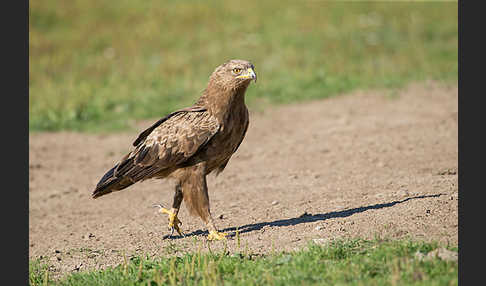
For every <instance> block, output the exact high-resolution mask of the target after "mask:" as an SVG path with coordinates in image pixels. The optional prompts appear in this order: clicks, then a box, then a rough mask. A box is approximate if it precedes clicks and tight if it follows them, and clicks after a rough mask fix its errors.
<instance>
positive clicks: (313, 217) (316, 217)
mask: <svg viewBox="0 0 486 286" xmlns="http://www.w3.org/2000/svg"><path fill="white" fill-rule="evenodd" d="M441 195H443V194H436V195H422V196H416V197H411V198H406V199H403V200H400V201H393V202H389V203H382V204H374V205H369V206H365V207H359V208H352V209H347V210H342V211H335V212H329V213H325V214H309V213H307V212H305V213H304V214H303V215H300V216H298V217H295V218H289V219H280V220H275V221H271V222H259V223H253V224H247V225H244V226H240V227H228V228H225V229H223V230H221V231H223V232H231V233H229V234H228V237H233V236H235V232H236V229H237V228H238V232H239V233H240V234H241V233H247V232H252V231H256V230H260V229H262V228H264V227H266V226H270V227H281V226H292V225H297V224H301V223H309V222H316V221H324V220H327V219H331V218H342V217H348V216H351V215H353V214H356V213H362V212H365V211H367V210H376V209H383V208H389V207H392V206H394V205H396V204H401V203H404V202H407V201H409V200H415V199H425V198H437V197H439V196H441ZM203 234H204V235H207V234H208V232H207V231H203V230H196V231H193V232H191V233H188V234H186V236H195V235H203ZM166 238H170V239H179V238H182V236H180V235H178V236H169V235H166V236H164V239H166Z"/></svg>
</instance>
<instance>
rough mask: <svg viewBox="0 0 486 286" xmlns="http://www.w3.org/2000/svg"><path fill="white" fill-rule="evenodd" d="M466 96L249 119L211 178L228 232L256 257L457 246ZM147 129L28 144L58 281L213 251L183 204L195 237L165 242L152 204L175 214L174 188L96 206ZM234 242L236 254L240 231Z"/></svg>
mask: <svg viewBox="0 0 486 286" xmlns="http://www.w3.org/2000/svg"><path fill="white" fill-rule="evenodd" d="M249 92H251V89H250V90H249ZM457 100H458V90H457V85H455V86H449V85H443V84H439V83H437V82H426V83H421V84H412V85H409V86H408V87H407V88H404V89H402V90H396V91H390V90H384V91H367V92H353V93H351V94H347V95H341V96H337V97H334V98H330V99H326V100H321V101H313V102H306V103H302V104H294V105H286V106H278V107H274V108H272V109H270V110H265V111H264V112H263V113H257V112H252V111H251V110H250V127H249V130H248V133H247V135H246V138H245V140H244V141H243V143H242V145H241V146H240V148H239V150H238V151H237V153H236V154H235V155H234V156H233V157H232V159H231V160H230V162H229V164H228V166H227V167H226V169H225V171H224V172H223V173H221V174H220V175H219V176H218V177H215V176H214V175H210V176H209V177H208V187H209V195H210V202H211V212H212V214H213V217H214V218H215V220H216V224H217V226H218V227H219V228H220V229H221V230H223V231H226V232H229V233H230V234H234V233H235V229H236V228H238V230H239V237H240V240H241V244H240V251H241V252H243V251H244V249H245V248H246V250H247V251H248V252H250V253H255V254H256V255H257V254H262V253H268V252H270V251H272V249H274V250H275V251H280V250H286V251H290V250H294V249H301V248H302V247H304V246H305V245H307V243H308V242H309V241H311V240H314V241H315V242H317V243H325V242H328V241H331V240H334V239H338V238H355V237H361V238H368V239H373V238H376V237H379V238H391V239H399V238H413V239H418V240H425V241H431V240H434V241H439V242H440V243H441V244H445V245H446V244H449V245H457V243H458V211H457V208H458V186H457V183H458V175H457V172H458V170H457V168H458V162H457V160H458V137H457V136H458V123H457ZM161 116H162V114H161ZM156 119H157V118H156ZM156 119H154V120H150V121H144V122H139V123H137V129H138V130H139V131H142V130H143V129H144V128H145V127H146V126H148V125H149V124H151V123H152V122H153V121H155V120H156ZM137 134H138V133H137V131H135V132H125V133H122V134H109V135H99V134H97V135H92V134H91V135H88V134H78V133H71V132H62V133H38V134H31V135H30V137H29V171H30V172H29V183H30V184H29V257H30V259H36V258H41V261H43V262H45V263H47V264H49V265H50V270H51V272H52V275H54V277H60V276H62V275H65V274H67V273H70V272H73V271H84V270H88V269H102V268H105V267H107V266H116V265H118V264H120V263H122V262H123V257H124V255H125V256H126V257H127V258H130V257H131V256H135V255H150V256H152V257H153V256H164V257H165V256H167V255H182V254H184V253H185V252H186V251H194V250H197V249H198V248H199V247H201V249H202V251H203V252H207V251H208V244H207V241H206V239H205V237H206V235H207V232H206V230H205V229H204V224H203V223H202V221H201V220H200V219H199V218H196V217H191V216H190V215H189V214H188V212H187V210H186V209H185V207H184V204H183V207H182V209H181V212H180V215H179V218H180V219H181V221H182V222H183V225H182V229H183V230H184V231H185V233H186V234H187V236H186V237H185V238H182V237H176V238H174V239H167V238H165V237H164V236H165V235H166V234H167V233H168V231H167V217H166V216H164V215H162V214H159V213H157V209H156V208H154V207H153V204H157V203H161V204H162V205H164V206H170V204H171V203H172V197H173V185H172V184H173V182H171V181H156V180H149V181H145V182H142V183H137V184H135V185H134V186H132V187H130V188H128V189H126V190H123V191H121V192H117V193H112V194H109V195H107V196H104V197H102V198H100V199H97V200H93V199H91V196H90V195H91V192H92V191H93V189H94V186H95V185H96V183H97V182H98V180H99V179H100V178H101V176H102V175H103V174H104V173H105V171H107V170H108V169H109V168H111V167H112V166H113V165H114V164H115V163H116V161H117V160H118V159H120V157H121V156H122V155H124V154H125V153H126V152H128V151H129V147H130V145H131V142H132V141H133V140H134V139H135V138H136V136H137ZM224 245H225V243H224V242H212V243H210V245H209V246H210V248H211V250H212V251H219V250H221V249H223V247H224ZM226 247H227V248H228V250H229V251H238V246H237V239H236V238H235V236H233V237H230V238H229V240H228V241H227V243H226Z"/></svg>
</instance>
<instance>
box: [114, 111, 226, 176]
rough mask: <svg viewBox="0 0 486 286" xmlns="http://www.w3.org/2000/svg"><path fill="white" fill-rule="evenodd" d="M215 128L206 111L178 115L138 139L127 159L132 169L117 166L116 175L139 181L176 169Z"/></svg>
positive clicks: (216, 127) (214, 122)
mask: <svg viewBox="0 0 486 286" xmlns="http://www.w3.org/2000/svg"><path fill="white" fill-rule="evenodd" d="M218 129H219V123H218V121H217V120H216V118H214V117H213V116H211V115H210V114H209V113H208V112H206V111H183V112H177V113H176V114H174V115H172V116H171V117H170V118H168V119H167V120H165V121H164V122H162V123H160V124H159V125H158V126H157V127H155V128H153V129H152V131H151V132H150V133H149V134H148V135H147V136H146V137H145V138H143V140H139V139H140V138H139V139H137V140H138V141H139V142H138V144H137V145H136V147H135V149H134V150H133V151H132V152H130V153H129V154H128V157H127V160H128V161H131V164H130V165H132V166H130V167H128V169H127V168H124V167H125V166H123V164H120V165H119V166H118V168H117V169H116V170H115V175H117V174H123V175H125V176H127V175H128V176H130V177H132V179H134V181H138V180H141V179H145V178H148V177H150V176H152V175H153V174H155V173H157V172H158V171H161V170H163V169H167V168H170V167H175V166H177V165H179V164H181V163H183V162H184V161H186V160H187V159H189V158H190V157H191V156H192V155H194V154H195V153H196V152H197V151H198V150H199V148H201V147H202V146H204V145H205V144H206V143H207V142H208V141H209V140H210V139H211V138H212V137H213V136H214V134H216V132H217V131H218ZM142 134H143V133H142ZM137 140H136V141H135V142H137Z"/></svg>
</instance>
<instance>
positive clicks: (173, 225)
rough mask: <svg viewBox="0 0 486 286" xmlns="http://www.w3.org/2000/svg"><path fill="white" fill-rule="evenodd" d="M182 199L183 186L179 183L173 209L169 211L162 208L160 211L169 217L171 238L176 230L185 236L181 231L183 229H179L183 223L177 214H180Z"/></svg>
mask: <svg viewBox="0 0 486 286" xmlns="http://www.w3.org/2000/svg"><path fill="white" fill-rule="evenodd" d="M182 198H183V194H182V188H181V184H180V183H178V184H177V185H176V188H175V193H174V200H173V202H172V208H171V209H170V210H168V209H166V208H163V207H162V206H161V207H160V209H159V212H161V213H165V214H168V215H169V230H170V231H171V232H170V235H171V236H172V234H174V229H175V230H176V231H177V233H179V235H182V236H184V233H183V232H182V231H181V229H180V227H179V225H180V224H182V222H181V221H180V220H179V218H178V217H177V214H178V213H179V208H180V206H181V203H182Z"/></svg>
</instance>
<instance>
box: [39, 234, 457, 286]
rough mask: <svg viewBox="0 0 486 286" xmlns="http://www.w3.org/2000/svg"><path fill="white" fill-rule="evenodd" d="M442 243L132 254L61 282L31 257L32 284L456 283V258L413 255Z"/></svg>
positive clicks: (389, 242) (358, 241)
mask: <svg viewBox="0 0 486 286" xmlns="http://www.w3.org/2000/svg"><path fill="white" fill-rule="evenodd" d="M437 247H438V244H437V243H426V242H417V241H411V240H400V241H396V240H379V239H375V240H371V241H370V240H362V239H355V240H338V241H335V242H332V243H330V244H328V245H325V246H319V245H316V244H313V243H310V244H309V246H308V247H307V248H306V249H302V250H299V251H295V252H291V253H285V252H280V253H275V254H270V255H266V256H256V255H254V254H251V253H247V254H246V255H245V254H244V253H229V252H226V253H225V252H224V251H220V253H215V252H210V253H206V254H202V253H201V252H198V253H188V254H185V255H183V256H181V257H168V258H150V257H133V258H132V259H125V261H122V262H121V263H120V265H118V266H116V267H110V268H108V269H106V270H98V271H90V272H81V273H75V274H69V275H68V276H66V277H64V278H62V279H61V280H58V281H53V280H52V279H50V278H49V276H48V275H46V273H47V272H46V269H47V267H46V266H43V265H42V264H40V263H39V262H38V261H31V263H30V285H45V284H43V283H49V285H223V284H224V285H457V284H458V264H457V262H451V261H449V262H446V261H443V260H440V259H439V258H434V259H432V260H427V261H423V260H422V261H421V260H418V259H416V258H415V257H414V256H415V253H416V252H417V251H420V252H422V253H424V254H427V253H428V252H429V251H431V250H433V249H436V248H437ZM451 250H453V251H457V248H452V249H451ZM46 278H47V279H46Z"/></svg>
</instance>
